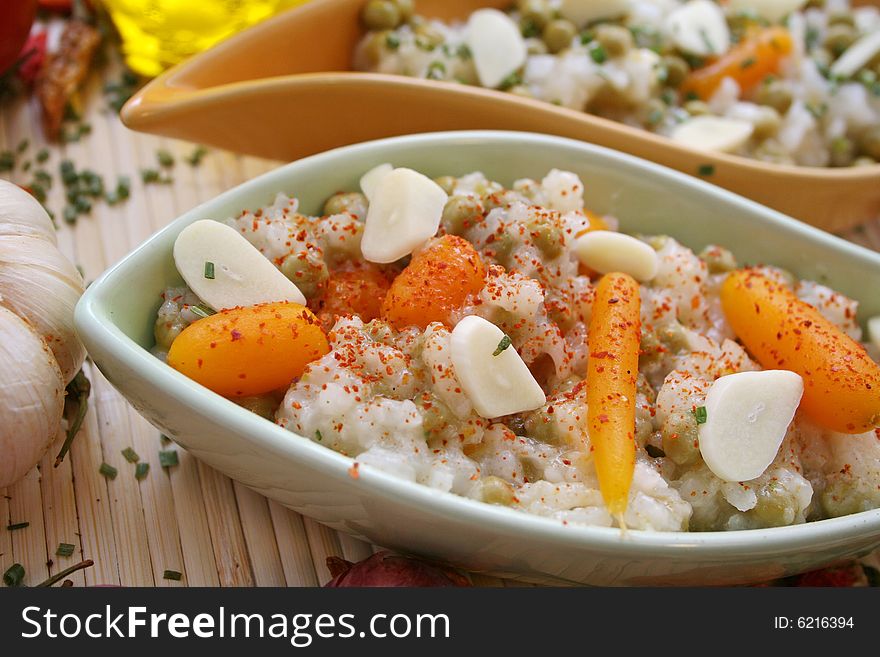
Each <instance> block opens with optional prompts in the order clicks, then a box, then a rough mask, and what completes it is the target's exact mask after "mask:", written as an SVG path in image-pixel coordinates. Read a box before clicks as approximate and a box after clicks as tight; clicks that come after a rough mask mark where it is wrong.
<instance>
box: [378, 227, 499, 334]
mask: <svg viewBox="0 0 880 657" xmlns="http://www.w3.org/2000/svg"><path fill="white" fill-rule="evenodd" d="M485 278H486V269H485V267H484V266H483V261H482V260H480V254H479V253H477V252H476V250H475V249H474V247H473V245H472V244H471V243H470V242H468V241H467V240H466V239H463V238H461V237H458V236H456V235H444V236H443V237H438V238H435V239H434V240H432V241H430V242H429V243H428V244H427V245H426V246H425V248H423V249H422V250H421V251H419V252H417V253H414V254H413V257H412V260H411V261H410V263H409V264H408V265H407V266H406V269H404V270H403V271H402V272H400V274H398V276H397V278H395V279H394V282H393V283H392V284H391V289H390V290H389V291H388V295H387V296H386V297H385V300H384V302H383V303H382V319H384V320H385V321H387V322H389V323H390V324H392V325H393V326H395V327H396V328H399V329H400V328H405V327H407V326H418V327H420V328H425V327H427V326H428V324H430V323H431V322H443V323H445V324H448V323H449V316H450V313H452V311H454V310H456V309H457V308H460V307H461V306H462V305H463V304H464V303H465V301H466V300H467V298H468V296H469V295H471V294H476V293H477V292H479V291H480V290H482V289H483V284H484V283H485Z"/></svg>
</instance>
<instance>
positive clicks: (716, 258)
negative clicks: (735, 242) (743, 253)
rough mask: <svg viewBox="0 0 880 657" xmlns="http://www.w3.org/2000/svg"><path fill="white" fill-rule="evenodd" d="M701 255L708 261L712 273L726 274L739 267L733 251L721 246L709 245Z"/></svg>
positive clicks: (704, 260)
mask: <svg viewBox="0 0 880 657" xmlns="http://www.w3.org/2000/svg"><path fill="white" fill-rule="evenodd" d="M699 257H700V260H702V261H703V262H705V263H706V266H707V267H708V268H709V273H710V274H725V273H727V272H730V271H733V270H734V269H736V268H737V264H736V258H735V257H734V256H733V253H731V252H730V251H728V250H727V249H725V248H723V247H720V246H715V245H711V246H707V247H706V248H705V249H703V250H702V251H701V252H700V256H699Z"/></svg>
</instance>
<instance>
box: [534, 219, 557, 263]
mask: <svg viewBox="0 0 880 657" xmlns="http://www.w3.org/2000/svg"><path fill="white" fill-rule="evenodd" d="M527 229H528V231H529V235H530V236H531V238H532V241H533V242H534V244H535V246H537V247H538V248H539V249H540V250H541V253H542V254H543V255H544V257H546V258H548V259H550V260H552V259H554V258H556V257H558V256H559V254H560V253H562V233H561V232H560V230H559V229H558V228H557V227H556V226H555V225H554V224H552V223H551V222H550V221H548V220H541V219H538V220H533V221H532V222H530V223H529V224H528V225H527Z"/></svg>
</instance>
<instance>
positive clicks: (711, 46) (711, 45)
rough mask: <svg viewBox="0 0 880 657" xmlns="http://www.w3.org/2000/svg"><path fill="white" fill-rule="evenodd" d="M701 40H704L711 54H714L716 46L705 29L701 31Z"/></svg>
mask: <svg viewBox="0 0 880 657" xmlns="http://www.w3.org/2000/svg"><path fill="white" fill-rule="evenodd" d="M700 38H701V39H702V40H703V43H704V44H705V46H706V49H707V50H708V51H709V52H710V53H714V52H715V44H714V43H712V40H711V39H710V38H709V33H708V32H706V30H705V29H702V28H701V29H700Z"/></svg>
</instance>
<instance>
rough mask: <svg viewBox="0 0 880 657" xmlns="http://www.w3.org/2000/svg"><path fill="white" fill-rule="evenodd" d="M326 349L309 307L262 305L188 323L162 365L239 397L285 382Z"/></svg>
mask: <svg viewBox="0 0 880 657" xmlns="http://www.w3.org/2000/svg"><path fill="white" fill-rule="evenodd" d="M328 351H330V346H329V344H328V343H327V336H326V335H324V331H323V330H322V329H321V327H320V325H319V324H318V320H317V318H316V317H315V316H314V315H313V314H312V311H311V310H309V309H308V308H306V307H305V306H301V305H299V304H298V303H267V304H261V305H258V306H248V307H246V308H233V309H231V310H223V311H221V312H219V313H217V314H216V315H211V316H210V317H207V318H205V319H201V320H199V321H197V322H194V323H193V324H190V325H189V326H188V327H187V328H186V329H184V330H183V331H182V332H181V334H180V335H178V336H177V339H175V340H174V342H173V343H172V344H171V349H170V350H169V352H168V364H169V365H171V367H173V368H174V369H176V370H178V371H179V372H182V373H183V374H185V375H186V376H188V377H189V378H191V379H192V380H193V381H197V382H199V383H201V384H202V385H203V386H205V387H206V388H210V389H211V390H213V391H214V392H216V393H218V394H221V395H223V396H225V397H245V396H250V395H261V394H264V393H267V392H271V391H272V390H277V389H278V388H282V387H285V386H288V385H290V383H291V382H292V381H293V380H294V379H295V378H296V377H298V376H299V375H300V374H302V372H303V370H304V369H305V367H306V365H308V364H309V363H311V362H312V361H313V360H317V359H318V358H320V357H321V356H323V355H324V354H326V353H327V352H328Z"/></svg>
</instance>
